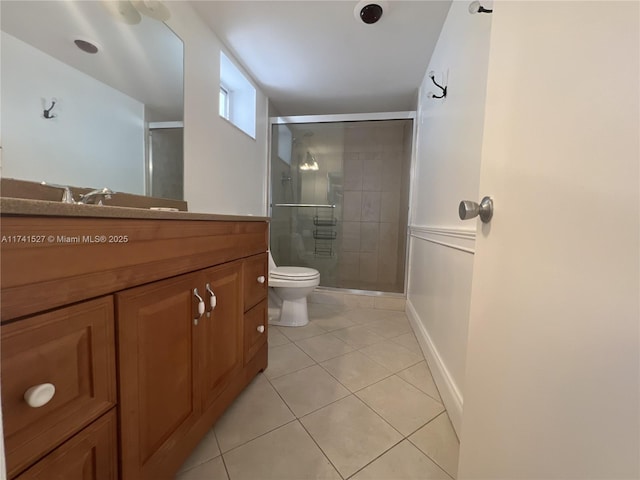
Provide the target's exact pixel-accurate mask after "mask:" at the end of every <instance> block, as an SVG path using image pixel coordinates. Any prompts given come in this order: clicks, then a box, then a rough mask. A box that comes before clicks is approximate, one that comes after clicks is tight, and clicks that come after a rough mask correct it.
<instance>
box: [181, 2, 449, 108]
mask: <svg viewBox="0 0 640 480" xmlns="http://www.w3.org/2000/svg"><path fill="white" fill-rule="evenodd" d="M190 3H191V5H192V6H193V7H194V9H195V10H196V11H197V12H198V13H199V14H200V16H201V17H202V18H203V20H204V21H205V22H207V23H208V25H209V26H210V27H211V29H212V30H213V31H214V32H215V33H216V35H217V36H218V37H219V38H220V39H221V40H222V42H223V43H224V44H225V45H226V46H227V48H228V49H229V50H230V51H231V53H233V55H234V56H235V57H236V58H237V59H238V61H239V62H241V64H242V66H243V67H244V68H245V69H246V70H247V71H248V72H249V74H250V75H251V76H252V77H253V79H254V80H255V81H256V82H257V83H258V85H259V87H260V88H261V89H262V91H263V92H264V93H265V95H267V96H268V97H270V99H271V102H272V104H273V106H274V107H275V109H276V110H277V112H278V113H279V114H280V115H283V116H288V115H324V114H340V113H369V112H385V111H386V112H389V111H404V110H414V109H415V100H416V92H417V90H418V87H419V86H420V83H421V81H422V79H423V77H424V74H425V70H426V68H427V65H428V63H429V60H430V58H431V54H432V52H433V50H434V48H435V45H436V42H437V39H438V36H439V34H440V30H441V29H442V24H443V23H444V20H445V17H446V15H447V12H448V11H449V6H450V5H451V0H446V1H437V0H413V1H404V0H391V1H387V2H378V3H382V4H385V3H386V4H387V5H388V7H387V8H385V11H384V14H383V16H382V18H381V19H380V21H379V22H377V23H375V24H372V25H366V24H364V23H363V22H362V21H360V20H359V19H358V20H357V19H356V18H355V15H354V9H355V7H356V5H357V4H358V2H357V1H354V0H297V1H271V0H268V1H265V0H261V1H245V0H243V1H239V0H233V1H202V0H200V1H196V0H194V1H191V2H190ZM367 3H375V2H374V1H373V0H372V2H367ZM358 10H359V9H358Z"/></svg>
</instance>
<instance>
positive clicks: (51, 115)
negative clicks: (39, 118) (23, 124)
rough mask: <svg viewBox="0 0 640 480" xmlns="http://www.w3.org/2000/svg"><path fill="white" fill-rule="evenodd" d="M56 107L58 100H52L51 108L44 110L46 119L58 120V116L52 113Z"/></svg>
mask: <svg viewBox="0 0 640 480" xmlns="http://www.w3.org/2000/svg"><path fill="white" fill-rule="evenodd" d="M55 106H56V100H55V98H54V99H52V100H51V106H50V107H49V108H45V109H44V112H43V115H44V118H56V116H55V115H53V114H52V113H51V110H53V107H55Z"/></svg>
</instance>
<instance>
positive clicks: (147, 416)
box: [116, 274, 202, 480]
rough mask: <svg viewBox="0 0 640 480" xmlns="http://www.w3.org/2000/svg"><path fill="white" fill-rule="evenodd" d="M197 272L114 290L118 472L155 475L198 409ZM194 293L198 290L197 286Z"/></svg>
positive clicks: (130, 476) (128, 479)
mask: <svg viewBox="0 0 640 480" xmlns="http://www.w3.org/2000/svg"><path fill="white" fill-rule="evenodd" d="M200 278H201V276H200V275H199V274H188V275H182V276H179V277H175V278H172V279H169V280H163V281H159V282H155V283H151V284H149V285H145V286H143V287H138V288H133V289H131V290H126V291H124V292H122V293H118V294H117V295H116V306H117V329H118V341H119V351H118V358H119V362H120V363H119V366H120V412H121V414H120V434H121V452H122V455H121V462H122V478H123V480H144V479H149V480H155V479H157V478H162V475H163V474H164V473H163V469H164V462H166V461H170V459H171V458H172V453H175V450H179V444H180V440H181V439H182V438H184V436H185V435H186V434H187V433H188V432H189V429H190V428H191V427H192V426H193V425H194V424H195V422H196V421H197V419H198V416H199V402H198V400H197V399H198V398H199V392H198V383H197V381H196V380H195V379H196V378H197V375H198V372H197V345H196V338H197V330H198V329H199V328H200V327H199V326H196V325H195V324H194V320H193V319H194V318H195V316H197V315H196V314H195V312H197V311H198V310H197V301H196V299H195V296H194V294H193V289H194V288H196V287H198V288H199V289H200V288H201V286H200V283H199V280H200ZM200 293H202V292H200Z"/></svg>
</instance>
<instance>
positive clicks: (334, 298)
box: [307, 290, 344, 306]
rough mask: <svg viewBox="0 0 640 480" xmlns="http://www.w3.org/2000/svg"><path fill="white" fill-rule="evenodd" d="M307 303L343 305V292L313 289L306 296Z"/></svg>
mask: <svg viewBox="0 0 640 480" xmlns="http://www.w3.org/2000/svg"><path fill="white" fill-rule="evenodd" d="M307 302H308V304H309V305H331V306H333V305H337V306H343V305H344V294H342V293H337V292H335V293H334V292H319V291H317V290H316V291H314V292H312V293H311V294H310V295H309V296H308V297H307Z"/></svg>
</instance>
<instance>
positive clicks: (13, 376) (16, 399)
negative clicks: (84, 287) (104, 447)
mask: <svg viewBox="0 0 640 480" xmlns="http://www.w3.org/2000/svg"><path fill="white" fill-rule="evenodd" d="M0 335H1V368H2V372H1V375H2V376H1V380H2V409H3V417H4V434H5V445H6V456H7V470H8V474H9V477H13V476H14V475H15V474H16V473H18V472H20V471H22V470H24V469H25V468H26V467H28V466H29V465H31V464H33V463H34V462H35V461H36V460H38V459H39V458H41V457H42V456H43V455H45V454H47V453H48V452H50V451H51V450H53V449H54V448H56V447H57V446H58V445H60V444H61V443H62V442H64V441H65V440H67V439H68V438H69V437H71V436H72V435H74V434H75V433H77V432H78V431H80V430H81V429H82V428H84V427H85V426H86V425H88V424H89V423H91V422H92V421H93V420H95V419H96V418H98V417H99V416H100V415H102V414H103V413H105V412H106V411H108V410H109V409H110V408H111V407H113V406H114V405H115V404H116V386H115V346H114V322H113V298H112V297H111V296H108V297H103V298H99V299H96V300H91V301H87V302H83V303H80V304H76V305H73V306H70V307H67V308H62V309H59V310H54V311H51V312H48V313H44V314H41V315H35V316H33V317H29V318H26V319H24V320H19V321H16V322H14V323H10V324H8V325H4V326H2V327H1V328H0ZM47 384H51V385H53V387H54V388H55V393H54V394H53V397H52V398H51V399H50V400H49V401H48V402H46V403H44V404H42V405H41V406H37V400H38V398H36V397H38V395H37V394H34V395H32V397H31V403H32V405H30V404H29V403H28V401H27V399H26V397H27V396H28V395H27V391H29V390H33V388H32V387H36V386H41V389H42V390H47V389H49V391H51V387H49V386H48V385H47ZM40 400H42V401H45V400H46V396H45V398H43V397H42V396H41V397H40Z"/></svg>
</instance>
